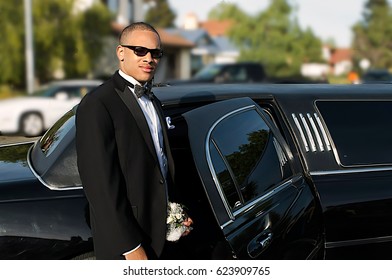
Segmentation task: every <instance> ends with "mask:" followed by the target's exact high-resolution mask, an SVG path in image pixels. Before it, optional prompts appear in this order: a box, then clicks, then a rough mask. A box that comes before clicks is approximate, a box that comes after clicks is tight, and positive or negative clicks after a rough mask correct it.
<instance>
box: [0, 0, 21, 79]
mask: <svg viewBox="0 0 392 280" xmlns="http://www.w3.org/2000/svg"><path fill="white" fill-rule="evenodd" d="M21 7H22V8H21ZM0 11H1V15H0V30H1V35H2V40H0V69H1V75H0V84H5V83H7V84H20V83H21V82H22V81H23V80H24V64H25V58H24V52H23V51H24V49H23V48H24V29H23V22H24V19H23V0H15V1H4V0H3V1H0Z"/></svg>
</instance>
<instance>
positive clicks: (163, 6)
mask: <svg viewBox="0 0 392 280" xmlns="http://www.w3.org/2000/svg"><path fill="white" fill-rule="evenodd" d="M145 2H147V3H149V4H150V8H149V9H148V10H147V13H146V15H145V21H146V22H148V23H149V24H151V25H153V26H154V27H161V28H167V27H173V26H174V20H175V18H176V14H175V13H174V12H173V11H172V9H171V8H170V5H169V3H168V2H167V0H145Z"/></svg>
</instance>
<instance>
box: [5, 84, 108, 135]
mask: <svg viewBox="0 0 392 280" xmlns="http://www.w3.org/2000/svg"><path fill="white" fill-rule="evenodd" d="M100 84H102V81H101V80H63V81H55V82H52V83H50V84H48V85H46V86H44V87H42V88H41V89H40V90H39V91H37V92H35V93H33V94H32V95H29V96H26V97H16V98H10V99H5V100H1V101H0V133H1V134H15V133H17V134H20V135H24V136H37V135H40V134H42V132H44V131H45V130H47V129H48V128H49V127H51V126H52V125H53V124H54V123H55V122H56V121H57V120H58V119H59V118H60V117H61V116H62V115H63V114H64V113H65V112H67V111H68V110H70V109H71V108H72V107H73V106H75V105H76V104H78V103H79V102H80V100H81V99H82V97H83V96H84V95H85V94H86V93H87V92H89V91H91V90H92V89H94V88H95V87H97V86H99V85H100Z"/></svg>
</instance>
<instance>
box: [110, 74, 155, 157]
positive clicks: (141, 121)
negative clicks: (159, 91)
mask: <svg viewBox="0 0 392 280" xmlns="http://www.w3.org/2000/svg"><path fill="white" fill-rule="evenodd" d="M113 78H114V82H115V90H116V92H117V94H118V95H119V96H120V98H121V100H122V101H123V102H124V104H125V106H127V108H128V110H129V111H130V113H131V114H132V116H133V117H134V119H135V121H136V124H137V126H138V127H139V130H140V132H141V134H142V135H143V138H144V141H145V142H146V144H147V146H148V149H149V150H150V152H151V154H152V155H153V157H154V158H155V160H156V161H158V157H157V153H156V151H155V146H154V142H153V140H152V137H151V133H150V128H149V127H148V124H147V121H146V118H145V117H144V114H143V111H142V109H141V108H140V106H139V104H138V103H137V100H136V99H135V98H134V97H133V94H132V92H131V90H130V89H129V88H128V87H127V86H126V83H125V81H124V80H123V78H122V77H121V76H120V75H119V74H118V72H116V73H115V74H114V77H113Z"/></svg>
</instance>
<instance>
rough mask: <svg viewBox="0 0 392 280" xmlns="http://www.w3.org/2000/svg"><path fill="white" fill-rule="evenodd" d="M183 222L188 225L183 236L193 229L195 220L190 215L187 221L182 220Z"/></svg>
mask: <svg viewBox="0 0 392 280" xmlns="http://www.w3.org/2000/svg"><path fill="white" fill-rule="evenodd" d="M182 224H183V225H184V226H186V227H188V229H187V230H186V231H185V232H184V233H183V234H182V235H181V236H187V235H188V234H189V233H190V232H191V230H192V225H193V220H192V219H191V218H190V217H188V218H186V220H185V221H183V222H182Z"/></svg>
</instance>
